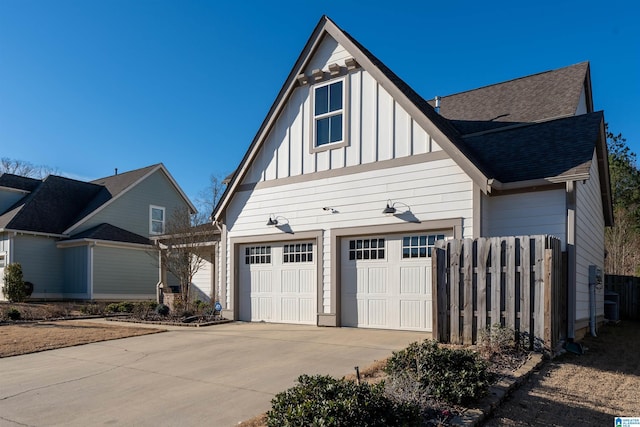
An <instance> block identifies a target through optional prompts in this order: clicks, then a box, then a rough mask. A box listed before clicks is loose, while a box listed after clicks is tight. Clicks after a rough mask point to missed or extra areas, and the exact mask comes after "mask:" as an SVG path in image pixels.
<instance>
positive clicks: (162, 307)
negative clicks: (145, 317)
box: [155, 304, 169, 316]
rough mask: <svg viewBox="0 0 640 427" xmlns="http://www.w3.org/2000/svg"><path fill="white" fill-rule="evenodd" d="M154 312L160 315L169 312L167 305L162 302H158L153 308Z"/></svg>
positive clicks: (165, 314)
mask: <svg viewBox="0 0 640 427" xmlns="http://www.w3.org/2000/svg"><path fill="white" fill-rule="evenodd" d="M155 312H156V314H159V315H160V316H167V315H168V314H169V306H168V305H164V304H158V305H157V306H156V308H155Z"/></svg>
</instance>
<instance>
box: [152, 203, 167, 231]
mask: <svg viewBox="0 0 640 427" xmlns="http://www.w3.org/2000/svg"><path fill="white" fill-rule="evenodd" d="M150 211H151V212H150V215H149V216H150V219H149V221H150V224H149V227H150V230H149V231H150V232H151V234H162V233H164V224H165V210H164V208H163V207H160V206H151V207H150Z"/></svg>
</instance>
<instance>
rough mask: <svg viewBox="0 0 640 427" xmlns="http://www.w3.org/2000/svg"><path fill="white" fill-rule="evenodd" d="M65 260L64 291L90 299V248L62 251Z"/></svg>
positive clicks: (78, 247)
mask: <svg viewBox="0 0 640 427" xmlns="http://www.w3.org/2000/svg"><path fill="white" fill-rule="evenodd" d="M61 251H62V253H63V258H64V290H65V293H66V294H73V295H74V297H76V298H79V297H80V296H82V295H84V296H86V297H87V298H89V297H90V296H89V284H88V279H89V271H88V266H89V247H88V246H76V247H73V248H66V249H61Z"/></svg>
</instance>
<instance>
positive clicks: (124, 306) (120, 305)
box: [105, 301, 135, 313]
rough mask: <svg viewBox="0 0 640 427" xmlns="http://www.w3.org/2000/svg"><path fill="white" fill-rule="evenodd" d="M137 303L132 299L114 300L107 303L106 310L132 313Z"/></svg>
mask: <svg viewBox="0 0 640 427" xmlns="http://www.w3.org/2000/svg"><path fill="white" fill-rule="evenodd" d="M134 307H135V304H134V303H132V302H130V301H122V302H112V303H111V304H109V305H107V307H106V308H105V311H107V312H109V313H131V312H133V308H134Z"/></svg>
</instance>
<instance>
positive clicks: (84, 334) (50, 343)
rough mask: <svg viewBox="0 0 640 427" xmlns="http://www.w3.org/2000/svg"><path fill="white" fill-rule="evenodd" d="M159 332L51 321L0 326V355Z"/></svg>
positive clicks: (126, 327) (88, 323) (32, 351)
mask: <svg viewBox="0 0 640 427" xmlns="http://www.w3.org/2000/svg"><path fill="white" fill-rule="evenodd" d="M157 332H163V330H162V329H150V328H137V327H129V326H114V325H101V324H97V323H91V322H78V321H55V322H38V323H24V324H7V325H1V326H0V358H2V357H9V356H17V355H21V354H27V353H35V352H38V351H45V350H53V349H56V348H62V347H71V346H75V345H81V344H89V343H93V342H99V341H107V340H115V339H119V338H127V337H134V336H139V335H147V334H154V333H157Z"/></svg>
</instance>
